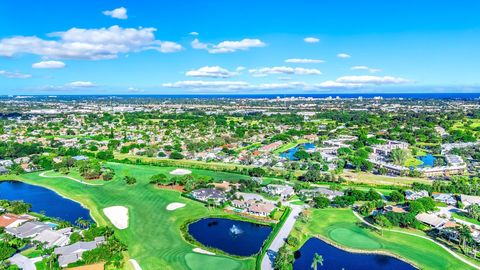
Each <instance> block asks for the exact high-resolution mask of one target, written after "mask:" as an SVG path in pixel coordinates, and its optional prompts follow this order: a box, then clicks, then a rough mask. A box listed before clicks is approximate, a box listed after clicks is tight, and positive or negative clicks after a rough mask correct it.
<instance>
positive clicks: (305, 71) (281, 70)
mask: <svg viewBox="0 0 480 270" xmlns="http://www.w3.org/2000/svg"><path fill="white" fill-rule="evenodd" d="M248 72H250V73H252V74H253V75H254V76H256V77H264V76H267V75H271V74H287V75H320V74H322V72H321V71H320V70H318V69H315V68H300V67H285V66H281V67H264V68H260V69H249V70H248Z"/></svg>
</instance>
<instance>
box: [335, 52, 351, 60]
mask: <svg viewBox="0 0 480 270" xmlns="http://www.w3.org/2000/svg"><path fill="white" fill-rule="evenodd" d="M337 57H338V58H344V59H345V58H350V57H352V56H351V55H350V54H348V53H339V54H337Z"/></svg>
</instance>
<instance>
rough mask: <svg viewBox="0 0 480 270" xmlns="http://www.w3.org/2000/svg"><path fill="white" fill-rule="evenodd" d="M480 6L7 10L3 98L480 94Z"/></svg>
mask: <svg viewBox="0 0 480 270" xmlns="http://www.w3.org/2000/svg"><path fill="white" fill-rule="evenodd" d="M478 10H480V2H477V1H462V2H458V3H453V2H449V3H447V2H438V1H413V0H407V1H402V2H398V3H395V4H393V2H389V1H376V0H375V1H362V2H359V1H346V0H344V1H306V0H300V1H285V0H278V1H275V2H273V1H251V0H243V1H238V0H232V1H221V0H215V1H212V0H209V1H138V0H137V1H113V0H107V1H92V0H86V1H77V0H75V1H32V0H18V1H10V0H7V1H2V2H1V3H0V25H2V26H3V27H1V28H0V95H12V94H18V95H64V94H70V95H81V94H92V95H96V94H160V95H161V94H293V93H299V94H304V93H318V94H322V93H332V95H334V94H336V93H338V94H341V93H393V92H395V93H435V92H480V77H479V76H478V73H479V71H480V50H479V48H480V16H478Z"/></svg>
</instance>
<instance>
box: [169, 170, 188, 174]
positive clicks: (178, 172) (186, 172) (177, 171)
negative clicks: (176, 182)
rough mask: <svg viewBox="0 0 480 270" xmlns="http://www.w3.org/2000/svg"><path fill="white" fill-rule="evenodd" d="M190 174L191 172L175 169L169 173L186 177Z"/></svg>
mask: <svg viewBox="0 0 480 270" xmlns="http://www.w3.org/2000/svg"><path fill="white" fill-rule="evenodd" d="M191 173H192V171H190V170H185V169H175V170H173V171H171V172H170V174H171V175H187V174H191Z"/></svg>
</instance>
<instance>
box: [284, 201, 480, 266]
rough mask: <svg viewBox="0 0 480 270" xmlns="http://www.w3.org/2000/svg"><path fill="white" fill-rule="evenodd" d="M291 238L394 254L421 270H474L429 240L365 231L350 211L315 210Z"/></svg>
mask: <svg viewBox="0 0 480 270" xmlns="http://www.w3.org/2000/svg"><path fill="white" fill-rule="evenodd" d="M292 235H294V236H296V237H297V238H298V239H300V240H301V241H300V243H301V245H303V243H305V242H306V241H307V240H308V239H309V238H310V237H319V238H321V239H323V240H326V241H327V242H330V243H332V244H334V245H336V246H339V247H340V248H344V249H346V250H349V251H357V252H367V253H368V252H372V253H375V252H377V253H387V254H391V255H393V256H396V257H399V258H402V259H404V260H406V261H408V262H410V263H412V264H414V265H415V266H417V267H419V268H420V269H432V270H433V269H435V270H438V269H473V268H472V267H471V266H469V265H467V264H465V263H463V262H462V261H460V260H459V259H457V258H455V257H454V256H453V255H451V254H450V253H448V252H447V251H446V250H444V249H443V248H441V247H440V246H438V245H437V244H435V243H433V242H431V241H428V240H426V239H423V238H420V237H417V236H413V235H407V234H403V233H398V232H392V231H387V230H384V231H383V233H379V232H375V231H372V230H371V229H370V228H365V226H364V225H362V224H359V220H358V219H357V218H356V217H355V215H354V214H353V212H352V210H351V209H336V208H328V209H315V210H312V216H311V219H310V221H309V222H308V223H307V224H305V223H302V222H300V221H299V222H297V223H296V224H295V227H294V229H293V231H292ZM296 248H300V246H298V247H296Z"/></svg>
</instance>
